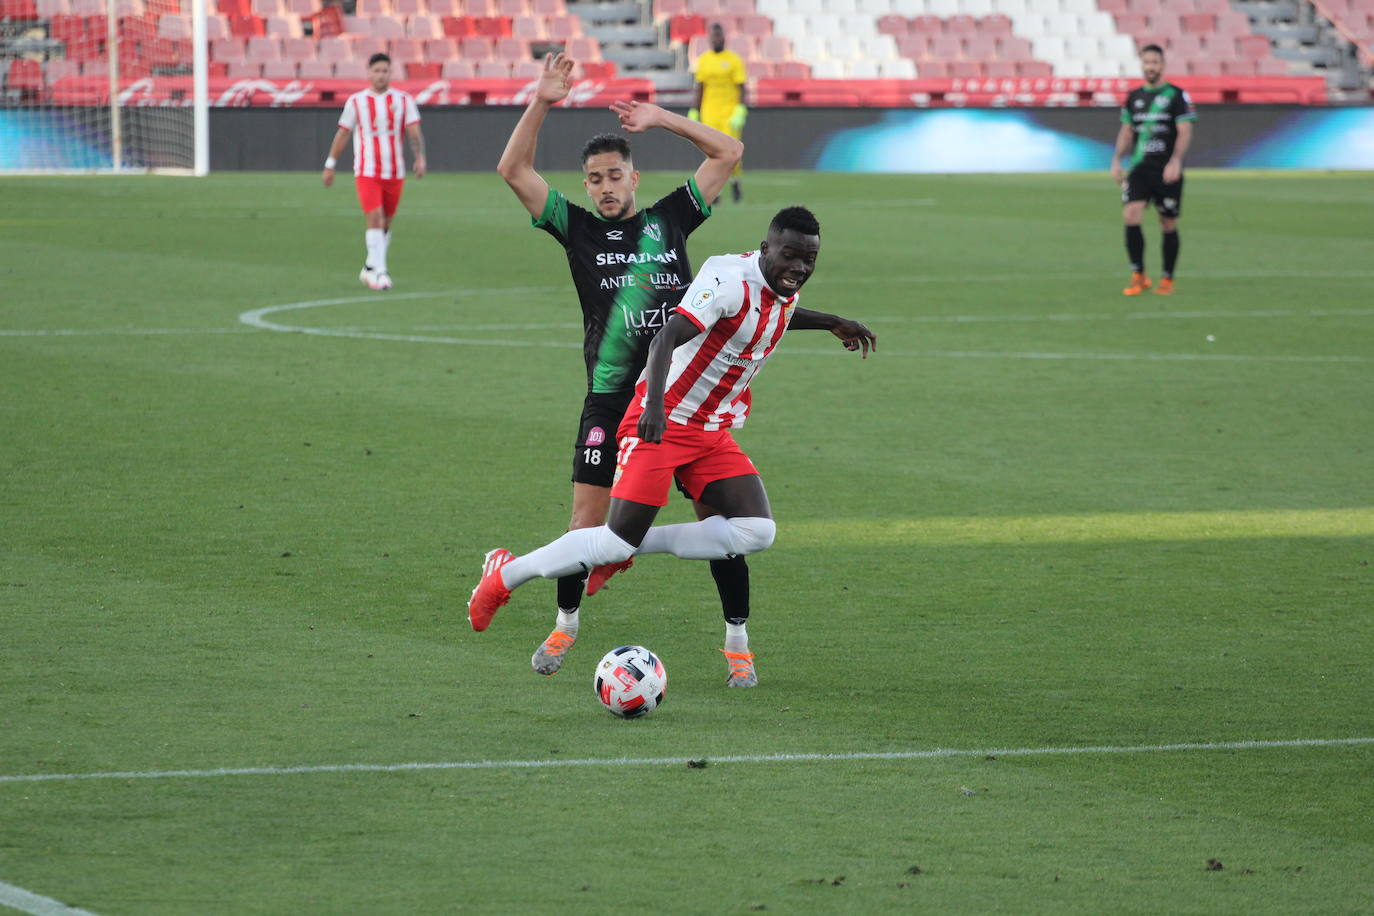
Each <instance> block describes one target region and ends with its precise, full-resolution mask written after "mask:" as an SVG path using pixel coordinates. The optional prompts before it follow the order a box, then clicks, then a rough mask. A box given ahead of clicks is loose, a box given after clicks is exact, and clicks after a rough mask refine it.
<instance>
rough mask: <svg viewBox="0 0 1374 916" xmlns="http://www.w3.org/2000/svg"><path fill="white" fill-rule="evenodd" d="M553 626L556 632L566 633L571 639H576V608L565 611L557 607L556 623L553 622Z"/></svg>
mask: <svg viewBox="0 0 1374 916" xmlns="http://www.w3.org/2000/svg"><path fill="white" fill-rule="evenodd" d="M553 628H554V629H555V630H557V631H558V632H560V633H567V634H568V635H569V636H571V637H572V638H573V639H576V638H577V609H576V608H574V609H573V610H571V611H565V610H563V609H562V608H559V609H558V623H556V624H554V627H553Z"/></svg>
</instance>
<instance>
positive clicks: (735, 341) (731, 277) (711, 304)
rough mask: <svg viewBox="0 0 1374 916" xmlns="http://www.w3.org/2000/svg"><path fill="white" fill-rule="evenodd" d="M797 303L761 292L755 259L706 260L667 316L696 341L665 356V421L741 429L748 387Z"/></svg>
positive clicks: (727, 257) (752, 254) (738, 256)
mask: <svg viewBox="0 0 1374 916" xmlns="http://www.w3.org/2000/svg"><path fill="white" fill-rule="evenodd" d="M799 295H800V294H798V293H793V294H792V296H791V297H789V298H786V299H784V298H782V297H780V296H779V295H778V294H777V293H775V292H773V290H771V289H769V288H768V284H767V283H766V282H764V279H763V272H762V271H761V270H760V268H759V254H758V252H756V251H750V252H747V253H745V254H725V255H716V256H715V257H713V258H707V259H706V263H705V264H703V265H702V266H701V270H700V271H699V272H698V273H697V276H696V279H695V280H693V281H692V285H691V286H690V287H688V288H687V292H686V293H684V294H683V296H682V301H681V302H680V303H679V304H678V307H677V308H676V309H675V310H674V311H676V313H677V314H679V315H683V316H685V317H686V318H687V319H688V320H689V321H691V322H692V323H693V324H695V325H696V326H697V327H699V328H700V329H701V333H700V334H698V335H697V336H696V337H693V338H692V339H691V340H689V341H687V343H685V344H683V345H682V346H680V347H678V348H677V349H676V350H674V351H673V361H672V365H671V367H670V368H669V369H668V382H667V386H666V388H665V390H664V396H663V406H664V408H665V409H666V410H667V412H668V419H669V420H670V421H671V422H673V423H681V424H683V425H685V426H697V427H700V428H702V429H708V430H711V429H721V428H728V427H736V426H743V425H744V418H745V417H746V416H747V415H748V413H749V402H750V395H749V383H750V382H752V381H753V380H754V377H755V376H757V375H758V374H759V372H760V371H761V370H762V369H763V364H764V363H765V362H767V361H768V357H770V356H771V355H772V354H773V349H774V348H775V347H776V346H777V345H778V341H779V340H781V339H782V335H783V332H784V331H786V330H787V325H788V323H789V322H791V320H792V312H793V310H794V309H795V308H796V306H797V298H798V296H799ZM643 384H644V383H643V382H641V385H643ZM640 394H641V395H643V388H641V390H640Z"/></svg>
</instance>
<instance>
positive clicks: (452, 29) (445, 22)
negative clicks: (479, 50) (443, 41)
mask: <svg viewBox="0 0 1374 916" xmlns="http://www.w3.org/2000/svg"><path fill="white" fill-rule="evenodd" d="M439 24H440V25H441V26H442V27H443V30H444V35H445V37H448V38H471V37H472V36H474V35H476V34H477V25H476V23H475V22H474V21H473V19H472V17H471V16H443V17H441V18H440V19H439Z"/></svg>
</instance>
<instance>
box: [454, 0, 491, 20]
mask: <svg viewBox="0 0 1374 916" xmlns="http://www.w3.org/2000/svg"><path fill="white" fill-rule="evenodd" d="M462 2H463V13H464V15H467V16H472V17H474V18H477V19H481V18H484V17H486V16H496V15H498V13H497V12H496V0H462Z"/></svg>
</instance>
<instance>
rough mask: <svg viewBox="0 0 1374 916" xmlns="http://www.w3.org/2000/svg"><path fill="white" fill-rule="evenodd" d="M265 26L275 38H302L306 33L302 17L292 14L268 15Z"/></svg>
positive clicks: (268, 32)
mask: <svg viewBox="0 0 1374 916" xmlns="http://www.w3.org/2000/svg"><path fill="white" fill-rule="evenodd" d="M263 28H264V30H265V31H266V32H267V34H268V35H269V36H271V37H275V38H301V37H302V36H304V35H305V32H304V31H303V30H302V29H301V20H300V18H299V17H298V16H294V15H290V14H288V15H286V16H268V17H267V21H266V23H265V24H264V26H263Z"/></svg>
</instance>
